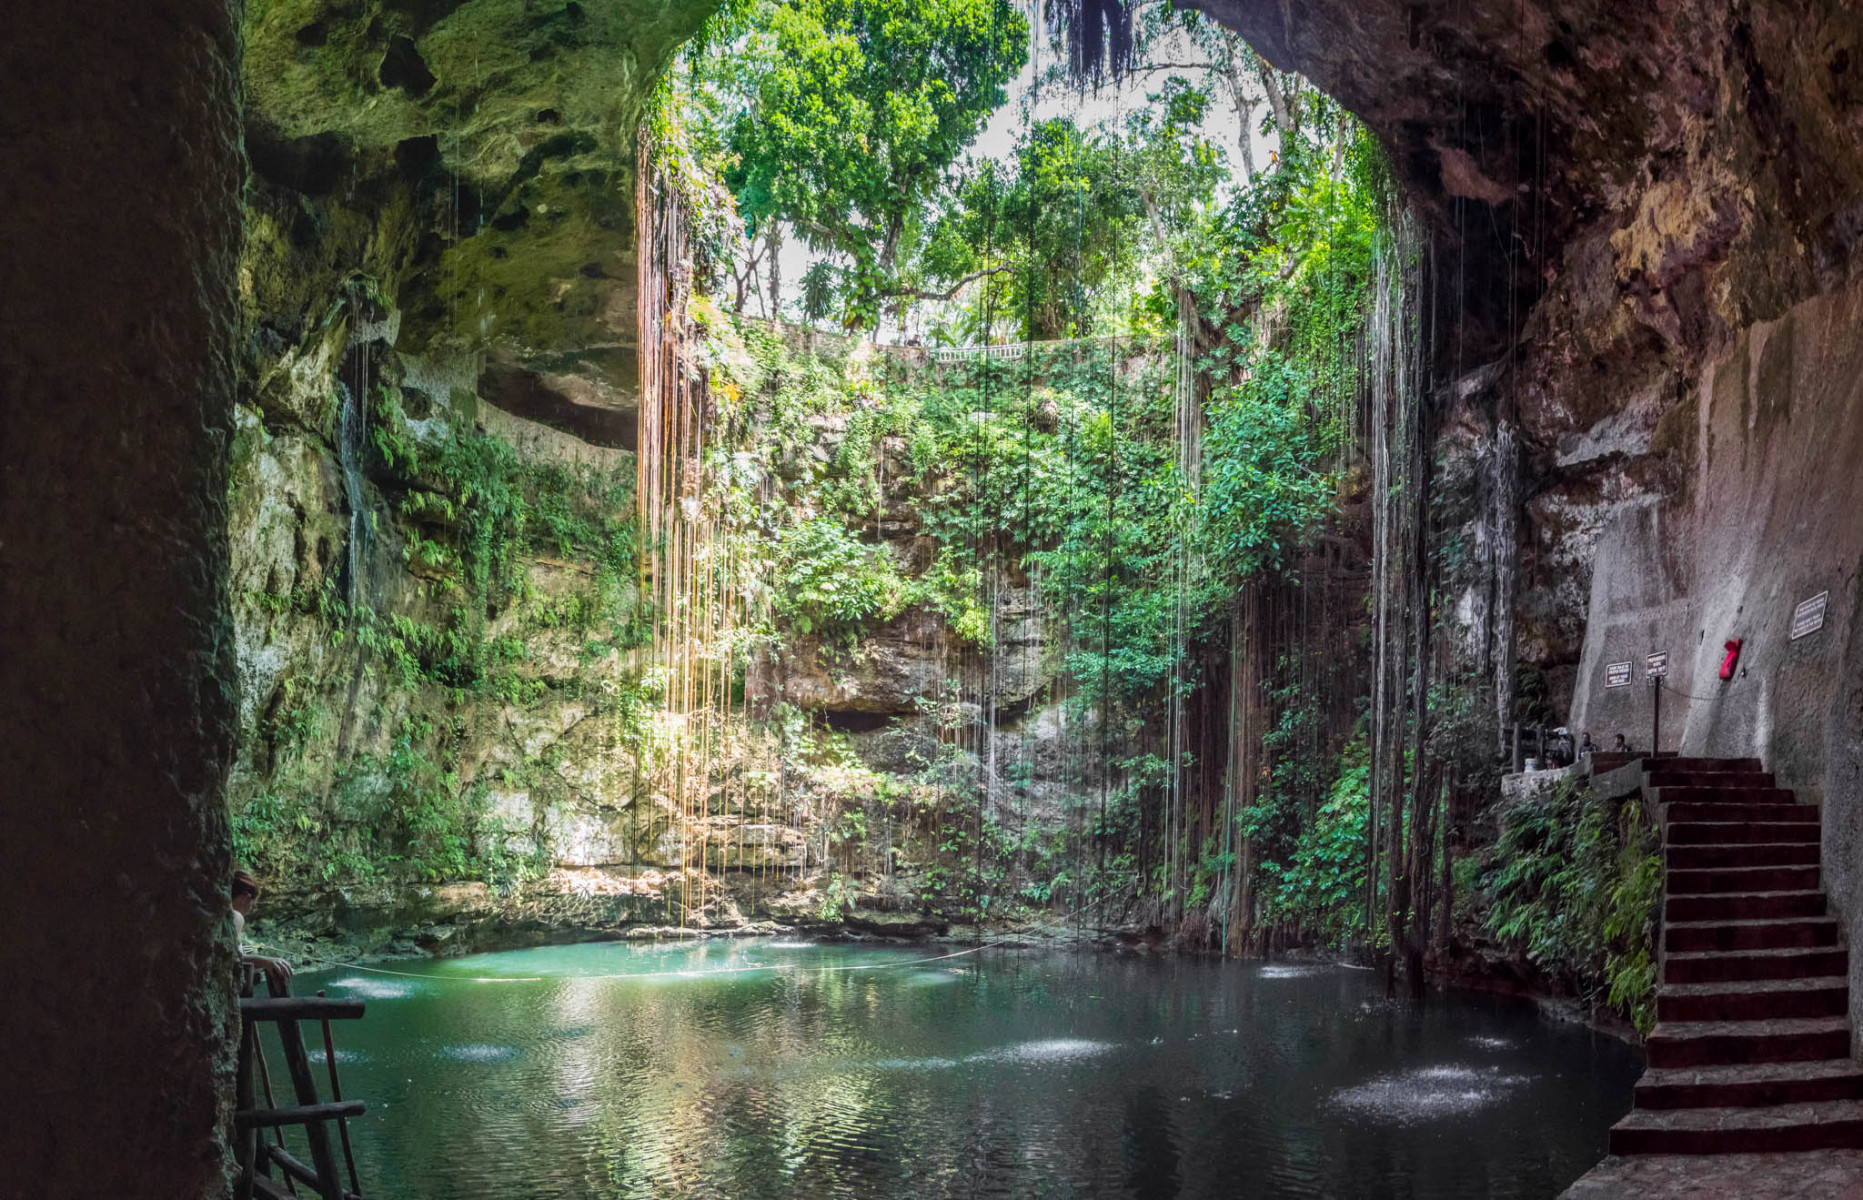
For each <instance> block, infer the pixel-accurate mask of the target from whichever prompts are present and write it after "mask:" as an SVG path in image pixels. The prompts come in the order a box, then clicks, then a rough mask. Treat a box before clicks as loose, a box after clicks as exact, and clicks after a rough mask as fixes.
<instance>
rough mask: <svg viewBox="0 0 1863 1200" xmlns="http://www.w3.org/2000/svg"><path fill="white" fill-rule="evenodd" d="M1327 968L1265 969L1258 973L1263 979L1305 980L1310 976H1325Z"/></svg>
mask: <svg viewBox="0 0 1863 1200" xmlns="http://www.w3.org/2000/svg"><path fill="white" fill-rule="evenodd" d="M1327 970H1328V968H1326V967H1263V968H1262V969H1261V970H1260V971H1258V972H1256V975H1257V977H1258V978H1261V979H1305V978H1306V977H1307V976H1309V975H1324V974H1326V973H1327Z"/></svg>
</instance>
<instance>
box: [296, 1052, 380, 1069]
mask: <svg viewBox="0 0 1863 1200" xmlns="http://www.w3.org/2000/svg"><path fill="white" fill-rule="evenodd" d="M305 1057H306V1058H308V1059H310V1061H312V1062H314V1063H316V1064H317V1065H318V1066H322V1065H323V1063H324V1061H325V1059H326V1057H327V1056H326V1055H325V1054H324V1052H323V1051H322V1050H309V1051H306V1052H305ZM336 1061H337V1064H338V1065H339V1066H340V1065H342V1064H344V1063H359V1062H365V1061H367V1060H366V1058H365V1057H364V1056H363V1055H362V1054H361V1053H359V1052H357V1051H355V1050H338V1051H337V1052H336Z"/></svg>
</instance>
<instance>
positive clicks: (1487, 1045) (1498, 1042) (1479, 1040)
mask: <svg viewBox="0 0 1863 1200" xmlns="http://www.w3.org/2000/svg"><path fill="white" fill-rule="evenodd" d="M1468 1044H1469V1045H1471V1046H1480V1047H1481V1048H1482V1049H1483V1050H1505V1049H1507V1048H1508V1047H1509V1046H1512V1045H1513V1044H1514V1042H1513V1039H1512V1038H1504V1037H1488V1036H1485V1035H1481V1034H1477V1035H1476V1036H1474V1037H1472V1038H1470V1039H1468Z"/></svg>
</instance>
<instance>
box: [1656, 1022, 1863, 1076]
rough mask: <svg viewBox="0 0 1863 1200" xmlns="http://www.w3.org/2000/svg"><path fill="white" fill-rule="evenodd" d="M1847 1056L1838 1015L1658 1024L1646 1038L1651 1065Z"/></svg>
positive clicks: (1845, 1025)
mask: <svg viewBox="0 0 1863 1200" xmlns="http://www.w3.org/2000/svg"><path fill="white" fill-rule="evenodd" d="M1849 1053H1850V1022H1849V1021H1848V1020H1846V1019H1845V1018H1843V1017H1795V1018H1782V1019H1780V1020H1774V1021H1676V1022H1667V1023H1665V1022H1658V1023H1657V1025H1656V1029H1655V1031H1654V1032H1653V1033H1651V1034H1650V1040H1649V1064H1650V1066H1652V1067H1719V1066H1727V1065H1730V1064H1733V1063H1763V1062H1811V1061H1815V1060H1817V1059H1822V1058H1842V1057H1843V1056H1844V1055H1846V1054H1849Z"/></svg>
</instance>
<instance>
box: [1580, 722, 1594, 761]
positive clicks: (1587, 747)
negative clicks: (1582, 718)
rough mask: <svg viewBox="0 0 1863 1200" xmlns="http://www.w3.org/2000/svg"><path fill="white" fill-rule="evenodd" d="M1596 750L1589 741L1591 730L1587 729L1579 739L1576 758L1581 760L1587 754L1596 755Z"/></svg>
mask: <svg viewBox="0 0 1863 1200" xmlns="http://www.w3.org/2000/svg"><path fill="white" fill-rule="evenodd" d="M1597 749H1598V748H1597V747H1596V746H1595V745H1593V744H1592V741H1591V730H1589V729H1587V730H1586V731H1585V735H1584V737H1583V738H1582V739H1580V741H1579V743H1578V756H1579V757H1580V758H1583V757H1585V756H1586V755H1587V754H1593V753H1596V751H1597Z"/></svg>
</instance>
